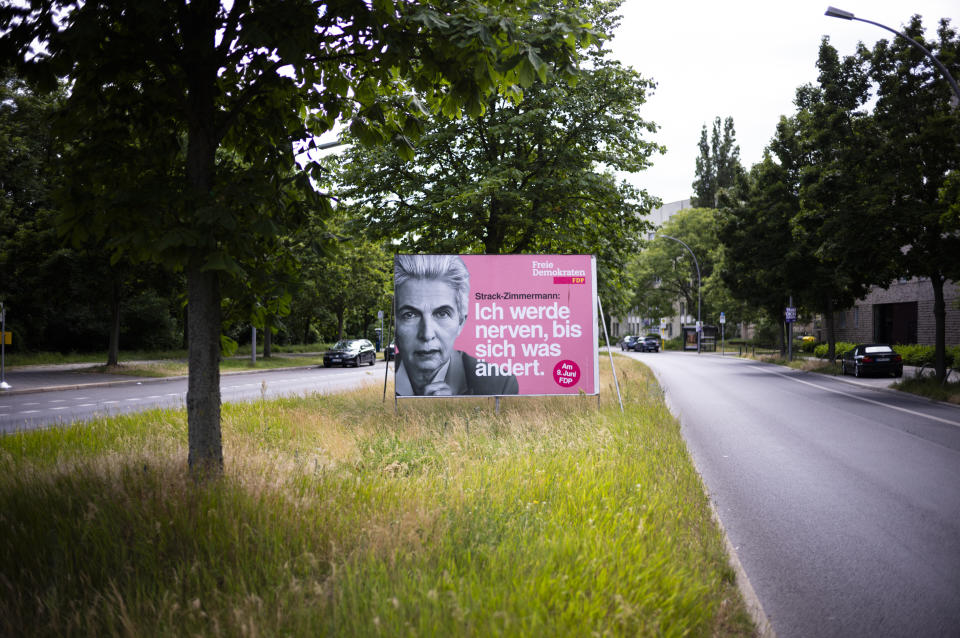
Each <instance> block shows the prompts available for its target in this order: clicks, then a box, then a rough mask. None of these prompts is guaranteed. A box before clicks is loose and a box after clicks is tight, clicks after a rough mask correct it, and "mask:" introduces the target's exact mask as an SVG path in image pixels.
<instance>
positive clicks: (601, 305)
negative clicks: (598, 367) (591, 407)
mask: <svg viewBox="0 0 960 638" xmlns="http://www.w3.org/2000/svg"><path fill="white" fill-rule="evenodd" d="M597 307H598V308H599V309H600V325H601V326H603V340H604V341H605V342H606V344H607V355H609V357H610V371H611V372H613V384H614V385H615V386H616V388H617V401H619V402H620V414H623V397H621V396H620V382H619V381H617V370H616V368H614V367H613V351H612V350H610V337H609V336H607V320H606V319H605V318H604V316H603V302H601V301H600V295H597ZM599 400H600V395H599V394H598V395H597V401H599Z"/></svg>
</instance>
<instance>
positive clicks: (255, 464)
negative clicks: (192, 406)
mask: <svg viewBox="0 0 960 638" xmlns="http://www.w3.org/2000/svg"><path fill="white" fill-rule="evenodd" d="M618 361H619V363H618V370H619V371H620V372H621V378H620V381H621V389H622V391H623V394H624V401H625V407H626V413H625V414H624V415H621V414H620V412H619V410H618V408H617V403H616V395H615V394H614V393H613V389H612V387H611V384H612V379H611V378H605V379H604V380H603V386H604V394H603V398H602V401H601V405H600V407H599V408H598V405H597V400H596V399H595V398H593V397H563V398H527V399H520V398H505V399H503V400H502V401H501V409H500V413H499V414H495V413H494V411H493V403H492V401H491V400H486V399H477V400H470V399H461V400H439V401H438V400H408V401H403V402H401V403H400V407H399V413H398V414H395V413H394V410H393V405H392V403H390V402H388V403H386V404H384V403H382V402H381V393H382V387H381V386H378V385H377V384H374V385H372V386H370V387H367V388H365V389H361V390H357V391H354V392H349V393H344V394H337V395H330V396H313V397H307V398H302V397H301V398H287V399H278V400H275V401H266V402H264V401H261V402H256V403H250V404H226V405H224V410H223V439H224V451H225V458H226V471H225V476H224V478H222V479H220V480H217V481H212V482H206V483H195V482H194V481H192V480H191V479H190V478H188V476H187V473H186V471H185V459H186V438H187V435H186V423H185V415H184V413H183V412H182V411H153V412H148V413H144V414H139V415H129V416H121V417H116V418H112V419H99V420H96V421H93V422H91V423H86V424H82V425H76V426H71V427H63V428H54V429H50V430H44V431H39V432H30V433H22V434H16V435H9V436H5V437H2V438H0V538H2V539H3V541H2V542H0V634H2V635H18V636H61V635H97V636H101V635H136V636H141V635H142V636H167V635H202V636H216V635H229V636H240V635H291V636H315V635H316V636H323V635H330V636H374V635H381V634H382V635H430V636H489V635H505V636H578V637H579V636H589V635H609V636H636V635H641V636H681V635H692V636H714V635H718V636H746V635H752V633H753V627H752V625H751V623H750V621H749V619H748V617H747V614H746V612H745V607H744V605H743V602H742V600H741V598H740V595H739V592H738V590H737V589H736V587H735V584H734V573H733V570H732V569H731V568H730V567H729V565H728V563H727V557H726V555H725V552H724V547H723V542H722V537H721V534H720V532H719V530H718V529H717V527H716V525H715V523H714V522H713V519H712V518H711V512H710V508H709V504H708V500H707V498H706V496H705V495H704V491H703V486H702V484H701V481H700V479H699V476H698V474H697V472H696V471H695V469H694V468H693V466H692V465H691V462H690V459H689V456H688V453H687V450H686V447H685V445H684V443H683V440H682V437H681V435H680V429H679V425H678V424H677V422H676V420H675V419H674V418H673V417H672V416H671V415H670V413H669V412H668V410H667V409H666V407H665V406H664V402H663V399H662V393H661V391H660V388H659V386H657V384H656V381H655V380H654V379H653V376H652V375H651V374H650V372H649V371H648V370H647V369H646V368H645V367H643V366H642V365H641V364H639V363H638V362H634V361H631V360H627V359H623V358H620V359H618Z"/></svg>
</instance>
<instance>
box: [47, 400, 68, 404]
mask: <svg viewBox="0 0 960 638" xmlns="http://www.w3.org/2000/svg"><path fill="white" fill-rule="evenodd" d="M66 402H67V400H66V399H51V400H50V401H48V403H66Z"/></svg>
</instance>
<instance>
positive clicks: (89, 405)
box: [77, 403, 96, 408]
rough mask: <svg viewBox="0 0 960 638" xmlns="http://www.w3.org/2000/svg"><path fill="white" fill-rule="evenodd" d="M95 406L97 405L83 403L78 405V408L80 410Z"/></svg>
mask: <svg viewBox="0 0 960 638" xmlns="http://www.w3.org/2000/svg"><path fill="white" fill-rule="evenodd" d="M95 405H96V403H81V404H80V405H78V406H77V407H78V408H92V407H93V406H95Z"/></svg>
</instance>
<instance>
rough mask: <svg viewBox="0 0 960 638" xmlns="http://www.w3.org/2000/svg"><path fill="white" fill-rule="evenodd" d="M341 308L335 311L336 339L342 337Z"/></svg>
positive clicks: (342, 312)
mask: <svg viewBox="0 0 960 638" xmlns="http://www.w3.org/2000/svg"><path fill="white" fill-rule="evenodd" d="M344 314H345V313H344V311H343V310H338V311H337V340H338V341H339V340H340V339H343V315H344Z"/></svg>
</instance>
